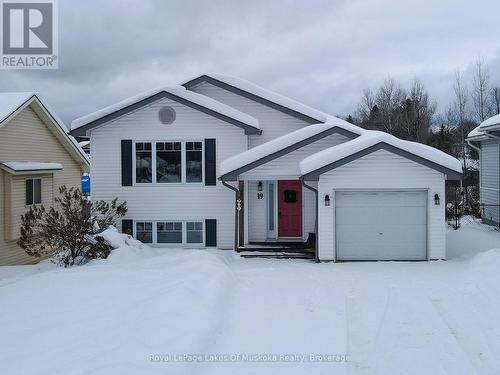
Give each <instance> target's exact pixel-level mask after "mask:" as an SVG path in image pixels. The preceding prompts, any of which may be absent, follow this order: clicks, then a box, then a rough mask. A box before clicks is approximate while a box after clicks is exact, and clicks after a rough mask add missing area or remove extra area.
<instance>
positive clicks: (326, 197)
mask: <svg viewBox="0 0 500 375" xmlns="http://www.w3.org/2000/svg"><path fill="white" fill-rule="evenodd" d="M329 205H330V196H329V195H328V194H327V195H325V206H329Z"/></svg>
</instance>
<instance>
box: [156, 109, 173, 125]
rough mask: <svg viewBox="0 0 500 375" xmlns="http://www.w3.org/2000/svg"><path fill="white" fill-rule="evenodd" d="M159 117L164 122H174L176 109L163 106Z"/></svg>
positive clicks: (167, 123) (166, 123)
mask: <svg viewBox="0 0 500 375" xmlns="http://www.w3.org/2000/svg"><path fill="white" fill-rule="evenodd" d="M158 118H159V119H160V122H161V123H162V124H165V125H169V124H172V123H173V122H174V121H175V110H174V109H173V108H172V107H169V106H165V107H161V108H160V111H159V112H158Z"/></svg>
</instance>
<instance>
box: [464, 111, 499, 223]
mask: <svg viewBox="0 0 500 375" xmlns="http://www.w3.org/2000/svg"><path fill="white" fill-rule="evenodd" d="M467 142H468V143H469V145H470V146H471V147H473V148H475V149H476V150H478V152H479V165H480V170H479V197H480V201H481V216H482V219H483V222H485V223H488V224H492V225H500V115H496V116H493V117H490V118H489V119H487V120H485V121H483V122H482V123H481V124H480V125H479V126H478V127H477V128H475V129H474V130H472V131H471V132H470V133H469V135H468V136H467Z"/></svg>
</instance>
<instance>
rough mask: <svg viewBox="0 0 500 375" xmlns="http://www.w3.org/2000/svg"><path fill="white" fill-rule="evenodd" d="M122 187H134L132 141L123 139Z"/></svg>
mask: <svg viewBox="0 0 500 375" xmlns="http://www.w3.org/2000/svg"><path fill="white" fill-rule="evenodd" d="M122 186H132V140H131V139H122Z"/></svg>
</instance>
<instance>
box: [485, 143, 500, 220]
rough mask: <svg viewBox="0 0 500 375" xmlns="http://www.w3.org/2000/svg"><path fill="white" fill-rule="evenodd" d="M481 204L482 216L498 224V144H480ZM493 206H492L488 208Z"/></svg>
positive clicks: (499, 165)
mask: <svg viewBox="0 0 500 375" xmlns="http://www.w3.org/2000/svg"><path fill="white" fill-rule="evenodd" d="M480 165H481V184H480V198H481V203H482V204H485V205H486V206H484V210H482V216H483V218H484V219H486V220H488V221H490V222H491V221H493V222H495V223H499V222H500V207H496V206H494V205H499V204H500V142H499V141H497V140H493V139H492V140H487V141H482V142H481V163H480ZM488 205H493V206H488Z"/></svg>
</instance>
